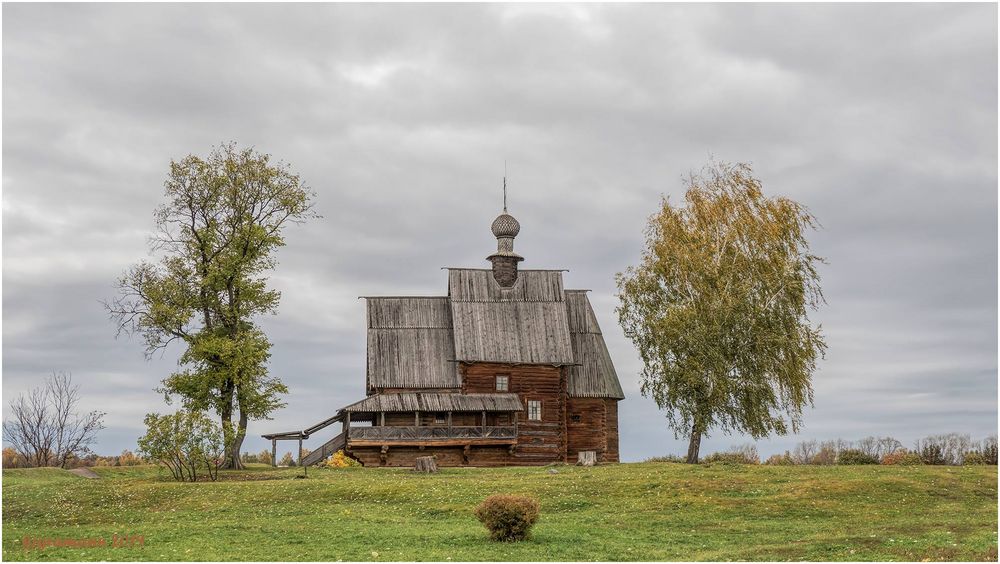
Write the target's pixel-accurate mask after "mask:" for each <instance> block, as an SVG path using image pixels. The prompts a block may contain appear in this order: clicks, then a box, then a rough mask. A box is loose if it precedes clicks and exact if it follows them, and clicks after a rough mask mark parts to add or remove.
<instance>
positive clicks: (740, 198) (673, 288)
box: [616, 162, 826, 463]
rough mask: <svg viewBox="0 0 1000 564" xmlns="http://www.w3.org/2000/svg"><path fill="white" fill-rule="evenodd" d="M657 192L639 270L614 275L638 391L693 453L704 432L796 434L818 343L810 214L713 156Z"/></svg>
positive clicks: (818, 297) (808, 399)
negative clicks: (679, 190)
mask: <svg viewBox="0 0 1000 564" xmlns="http://www.w3.org/2000/svg"><path fill="white" fill-rule="evenodd" d="M686 184H687V186H686V188H687V191H686V194H685V205H683V206H675V205H673V204H671V203H670V201H669V200H668V199H667V198H664V199H663V201H662V203H661V206H660V210H659V211H658V212H657V213H656V214H654V215H653V216H652V217H650V219H649V224H648V227H647V230H646V248H645V250H644V251H643V254H642V259H641V262H640V264H639V265H638V266H634V267H630V268H629V269H628V270H626V271H625V272H624V273H619V274H618V275H617V277H616V279H617V283H618V289H619V299H620V305H619V307H618V308H617V313H618V317H619V321H620V323H621V325H622V328H623V329H624V331H625V335H626V336H627V337H628V338H629V339H631V340H632V342H633V343H634V344H635V345H636V347H637V348H638V350H639V354H640V356H641V358H642V361H643V369H642V374H641V390H642V393H643V395H645V396H651V397H652V398H653V399H654V400H655V401H656V403H657V405H658V406H659V407H660V408H661V409H663V410H665V411H666V412H667V421H668V423H669V425H670V427H671V428H672V429H673V430H674V433H675V435H677V436H681V435H682V436H686V437H688V439H689V444H688V454H687V461H688V462H690V463H695V462H697V461H698V451H699V449H700V446H701V439H702V437H703V436H706V435H707V433H708V431H709V429H712V428H720V429H721V430H723V431H724V432H727V433H729V432H733V431H735V432H744V433H747V434H749V435H750V436H752V437H754V438H761V437H764V436H767V435H768V434H770V433H777V434H786V433H787V432H788V431H789V430H791V431H793V432H797V431H798V427H799V425H800V423H801V417H802V409H803V407H804V406H806V405H807V404H808V405H811V404H812V400H813V390H812V384H811V375H812V373H813V372H814V371H815V369H816V362H817V359H818V358H820V357H822V356H823V354H824V352H825V350H826V345H825V343H824V341H823V337H822V335H821V332H820V327H818V326H817V327H814V326H813V325H812V324H811V323H810V320H809V318H808V311H809V310H811V309H812V310H815V309H816V308H818V307H819V305H820V304H821V303H823V295H822V292H821V289H820V286H819V275H818V274H817V272H816V265H817V263H820V262H822V259H821V258H819V257H817V256H815V255H812V254H810V252H809V244H808V242H807V241H806V233H807V231H809V230H810V229H814V228H815V226H816V221H815V218H814V217H813V216H812V215H811V214H810V213H809V212H808V211H807V210H806V209H805V208H804V207H803V206H801V205H799V204H797V203H796V202H794V201H792V200H790V199H788V198H768V197H766V196H765V195H764V193H763V191H762V189H761V183H760V181H759V180H758V179H757V178H755V177H754V176H753V171H752V170H751V168H750V166H749V165H746V164H735V165H733V164H725V163H715V162H713V163H711V164H710V165H709V166H707V167H706V168H705V169H704V170H703V171H702V173H701V174H697V175H696V174H692V175H691V176H690V177H689V178H688V180H687V182H686Z"/></svg>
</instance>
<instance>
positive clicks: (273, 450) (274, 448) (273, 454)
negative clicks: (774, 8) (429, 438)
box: [271, 439, 278, 467]
mask: <svg viewBox="0 0 1000 564" xmlns="http://www.w3.org/2000/svg"><path fill="white" fill-rule="evenodd" d="M277 458H278V440H277V439H271V466H272V467H275V466H277V465H278V461H277V460H276V459H277Z"/></svg>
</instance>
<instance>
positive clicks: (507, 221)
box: [492, 210, 521, 239]
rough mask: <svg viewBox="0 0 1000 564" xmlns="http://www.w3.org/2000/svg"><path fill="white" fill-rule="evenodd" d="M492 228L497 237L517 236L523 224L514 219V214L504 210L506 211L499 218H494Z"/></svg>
mask: <svg viewBox="0 0 1000 564" xmlns="http://www.w3.org/2000/svg"><path fill="white" fill-rule="evenodd" d="M492 229H493V236H494V237H496V238H497V239H499V238H501V237H510V238H514V237H517V234H518V232H520V231H521V224H520V223H518V222H517V220H516V219H514V216H512V215H510V214H509V213H507V211H506V210H504V213H502V214H500V215H498V216H497V218H496V219H494V220H493V225H492Z"/></svg>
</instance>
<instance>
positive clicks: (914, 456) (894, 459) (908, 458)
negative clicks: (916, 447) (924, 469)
mask: <svg viewBox="0 0 1000 564" xmlns="http://www.w3.org/2000/svg"><path fill="white" fill-rule="evenodd" d="M923 463H924V461H923V460H921V459H920V455H919V454H918V453H916V452H913V451H909V450H906V449H905V448H904V449H899V450H897V451H895V452H890V453H889V454H887V455H885V456H883V457H882V464H886V465H895V466H917V465H919V464H923Z"/></svg>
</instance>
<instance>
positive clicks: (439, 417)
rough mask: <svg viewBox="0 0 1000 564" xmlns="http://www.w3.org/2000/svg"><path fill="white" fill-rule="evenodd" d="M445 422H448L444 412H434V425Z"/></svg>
mask: <svg viewBox="0 0 1000 564" xmlns="http://www.w3.org/2000/svg"><path fill="white" fill-rule="evenodd" d="M447 422H448V418H447V416H446V415H445V414H444V413H435V414H434V424H435V425H443V424H444V423H447Z"/></svg>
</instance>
